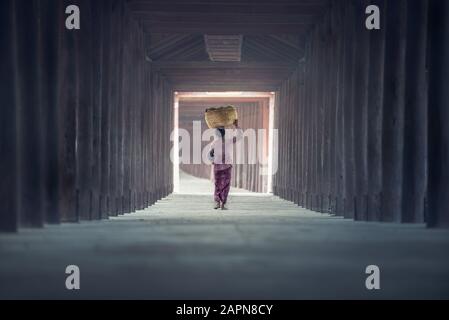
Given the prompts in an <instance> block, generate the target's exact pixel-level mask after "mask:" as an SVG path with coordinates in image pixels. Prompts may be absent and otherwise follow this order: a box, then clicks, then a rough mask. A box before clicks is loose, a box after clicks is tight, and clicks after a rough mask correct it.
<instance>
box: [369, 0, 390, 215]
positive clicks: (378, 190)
mask: <svg viewBox="0 0 449 320" xmlns="http://www.w3.org/2000/svg"><path fill="white" fill-rule="evenodd" d="M373 4H375V5H377V6H378V7H379V9H380V12H381V13H383V14H381V29H380V30H371V31H370V48H371V53H372V54H371V56H370V64H369V66H370V69H369V84H368V119H369V121H368V168H369V170H368V181H369V183H368V199H367V200H368V205H367V207H368V212H367V220H369V221H379V220H380V217H381V201H382V197H381V195H382V122H383V121H382V119H383V108H384V105H383V93H384V72H385V30H386V14H385V0H377V1H375V2H373Z"/></svg>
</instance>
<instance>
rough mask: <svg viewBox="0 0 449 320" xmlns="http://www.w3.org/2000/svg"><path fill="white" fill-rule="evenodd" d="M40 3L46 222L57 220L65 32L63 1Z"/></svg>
mask: <svg viewBox="0 0 449 320" xmlns="http://www.w3.org/2000/svg"><path fill="white" fill-rule="evenodd" d="M38 5H39V9H38V10H39V16H40V19H39V26H40V27H39V48H38V50H39V57H40V58H39V60H40V62H39V72H38V74H39V80H38V81H39V83H40V98H39V100H40V101H41V105H42V108H41V114H42V115H41V116H42V137H41V144H40V149H41V150H42V161H43V176H42V179H43V212H44V215H45V221H46V223H50V224H57V223H60V221H61V217H60V210H59V206H58V203H59V194H58V181H59V178H58V175H59V172H58V140H59V132H58V127H57V125H56V123H57V121H58V112H59V105H58V104H57V98H58V90H57V89H58V82H59V79H58V64H59V61H60V57H59V56H60V54H59V48H58V42H59V39H60V38H61V36H62V33H63V32H64V30H63V29H61V28H60V25H59V21H58V20H59V17H60V12H61V10H62V11H64V9H63V6H62V2H61V1H60V2H58V3H57V4H56V5H55V3H54V2H53V1H51V0H41V1H39V2H38Z"/></svg>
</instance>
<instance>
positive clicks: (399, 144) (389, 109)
mask: <svg viewBox="0 0 449 320" xmlns="http://www.w3.org/2000/svg"><path fill="white" fill-rule="evenodd" d="M406 2H407V1H405V0H398V1H388V2H387V5H386V14H387V25H386V49H385V50H386V52H385V78H384V102H383V104H384V112H383V140H382V141H383V142H382V145H383V147H382V169H383V175H382V183H383V189H382V190H383V193H382V211H381V213H382V217H381V220H382V221H396V222H399V221H400V220H401V218H400V217H401V211H402V185H403V148H404V106H405V60H406V59H405V58H406V56H405V51H406V16H407V7H406Z"/></svg>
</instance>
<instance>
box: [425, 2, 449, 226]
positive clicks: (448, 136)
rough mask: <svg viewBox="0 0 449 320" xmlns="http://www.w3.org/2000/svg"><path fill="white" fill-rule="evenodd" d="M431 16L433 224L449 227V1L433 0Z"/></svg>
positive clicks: (430, 220)
mask: <svg viewBox="0 0 449 320" xmlns="http://www.w3.org/2000/svg"><path fill="white" fill-rule="evenodd" d="M429 4H430V15H429V24H430V25H429V27H430V29H429V37H430V41H429V43H430V57H429V67H430V83H429V109H428V110H429V158H428V159H429V188H428V189H429V192H428V196H429V210H428V216H427V224H428V226H429V227H432V228H433V227H444V228H447V227H449V167H448V164H449V108H448V106H449V85H448V82H447V75H448V74H449V59H448V57H449V42H448V41H447V39H449V19H448V17H449V2H448V1H445V0H432V1H430V2H429Z"/></svg>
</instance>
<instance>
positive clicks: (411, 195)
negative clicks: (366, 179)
mask: <svg viewBox="0 0 449 320" xmlns="http://www.w3.org/2000/svg"><path fill="white" fill-rule="evenodd" d="M407 7H408V9H407V61H406V63H407V66H406V68H407V70H406V73H407V74H406V92H405V94H406V97H405V99H406V101H405V116H404V126H405V133H404V169H403V170H404V180H403V194H402V196H403V200H402V201H403V202H402V205H403V209H402V219H401V220H402V222H418V223H422V222H424V201H425V196H426V195H425V193H426V188H427V99H428V97H427V92H428V88H427V80H428V79H427V70H426V68H427V66H426V58H427V57H426V54H427V16H428V10H427V9H428V1H426V0H421V1H408V2H407Z"/></svg>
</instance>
